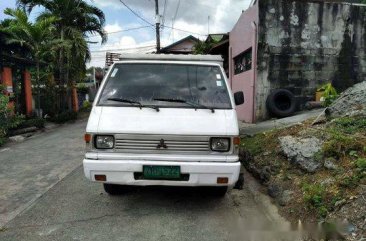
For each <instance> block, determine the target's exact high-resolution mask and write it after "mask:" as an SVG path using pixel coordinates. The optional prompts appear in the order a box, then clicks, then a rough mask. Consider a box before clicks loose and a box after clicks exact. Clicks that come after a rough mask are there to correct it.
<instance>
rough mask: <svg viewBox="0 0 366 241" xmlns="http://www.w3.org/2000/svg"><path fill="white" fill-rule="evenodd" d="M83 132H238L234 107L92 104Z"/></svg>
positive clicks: (225, 133)
mask: <svg viewBox="0 0 366 241" xmlns="http://www.w3.org/2000/svg"><path fill="white" fill-rule="evenodd" d="M87 132H91V133H93V132H97V133H109V134H157V135H159V134H161V135H209V136H213V135H216V136H220V135H238V134H239V133H238V132H239V131H238V124H237V117H236V113H235V110H215V113H212V112H211V111H210V110H205V109H198V110H197V111H196V110H194V109H173V108H160V111H159V112H157V111H156V110H153V109H150V108H143V109H139V108H135V107H105V106H104V107H101V106H94V107H93V110H92V112H91V114H90V117H89V122H88V126H87Z"/></svg>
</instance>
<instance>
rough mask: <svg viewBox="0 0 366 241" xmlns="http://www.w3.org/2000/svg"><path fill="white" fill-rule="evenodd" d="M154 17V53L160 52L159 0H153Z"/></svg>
mask: <svg viewBox="0 0 366 241" xmlns="http://www.w3.org/2000/svg"><path fill="white" fill-rule="evenodd" d="M155 15H156V16H155V18H156V53H157V54H158V53H159V52H160V15H159V0H155Z"/></svg>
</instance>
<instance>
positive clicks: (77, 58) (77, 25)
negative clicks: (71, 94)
mask: <svg viewBox="0 0 366 241" xmlns="http://www.w3.org/2000/svg"><path fill="white" fill-rule="evenodd" d="M17 2H18V4H19V5H20V6H22V7H23V8H24V9H26V10H27V11H28V12H31V11H32V9H33V8H34V7H35V6H41V7H43V8H44V9H45V10H44V12H42V13H41V14H40V15H39V16H38V19H43V18H48V17H50V16H53V17H56V18H57V21H56V22H55V25H56V28H57V29H58V33H59V35H58V37H59V39H60V40H61V41H62V42H64V41H67V42H68V46H69V47H66V46H61V47H60V49H59V51H58V66H59V73H58V74H59V79H60V82H61V84H62V85H64V84H67V85H68V86H70V85H71V81H70V77H76V76H81V75H82V74H84V73H85V63H86V62H87V61H88V60H89V59H90V52H89V48H88V45H87V42H86V41H85V39H84V40H83V38H85V37H87V35H88V34H98V35H99V36H100V37H101V38H102V43H105V42H106V40H107V35H106V33H105V31H104V24H105V16H104V13H103V12H102V11H101V10H100V9H99V8H97V7H95V6H93V5H90V4H88V3H86V2H85V1H84V0H18V1H17ZM78 32H79V33H78ZM72 42H74V43H72ZM70 50H72V52H70ZM70 53H72V54H70Z"/></svg>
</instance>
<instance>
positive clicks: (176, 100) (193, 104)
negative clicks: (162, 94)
mask: <svg viewBox="0 0 366 241" xmlns="http://www.w3.org/2000/svg"><path fill="white" fill-rule="evenodd" d="M154 100H156V101H164V102H172V103H183V104H187V105H190V106H193V107H194V108H195V110H197V108H202V109H207V110H211V112H212V113H215V109H214V108H211V107H208V106H205V105H202V104H199V103H194V102H190V101H187V100H182V99H173V98H155V99H154Z"/></svg>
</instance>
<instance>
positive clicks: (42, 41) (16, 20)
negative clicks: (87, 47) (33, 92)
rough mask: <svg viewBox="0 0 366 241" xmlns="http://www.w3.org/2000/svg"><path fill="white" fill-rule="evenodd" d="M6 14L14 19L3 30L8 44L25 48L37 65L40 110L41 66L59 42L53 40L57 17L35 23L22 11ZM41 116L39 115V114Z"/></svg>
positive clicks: (12, 11)
mask: <svg viewBox="0 0 366 241" xmlns="http://www.w3.org/2000/svg"><path fill="white" fill-rule="evenodd" d="M4 13H5V14H6V15H8V16H10V17H12V19H11V20H10V21H9V22H8V23H7V27H4V28H3V29H2V30H3V31H4V32H5V33H7V36H6V39H5V41H6V43H7V44H14V45H19V46H21V47H24V48H26V49H28V50H29V51H30V53H31V54H32V57H33V59H34V62H35V64H36V83H37V86H38V110H39V109H40V104H41V103H40V84H41V83H40V82H41V81H40V80H41V77H40V65H41V60H42V58H43V57H44V56H45V55H48V54H49V50H50V49H51V46H55V45H56V44H57V41H55V40H54V38H53V33H54V30H55V27H54V25H53V24H54V23H55V22H56V20H57V18H56V17H48V18H43V19H42V20H39V21H36V22H34V23H32V22H30V21H29V19H28V16H27V14H26V13H25V12H24V11H23V10H21V9H10V8H7V9H5V11H4ZM38 114H39V113H38Z"/></svg>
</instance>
